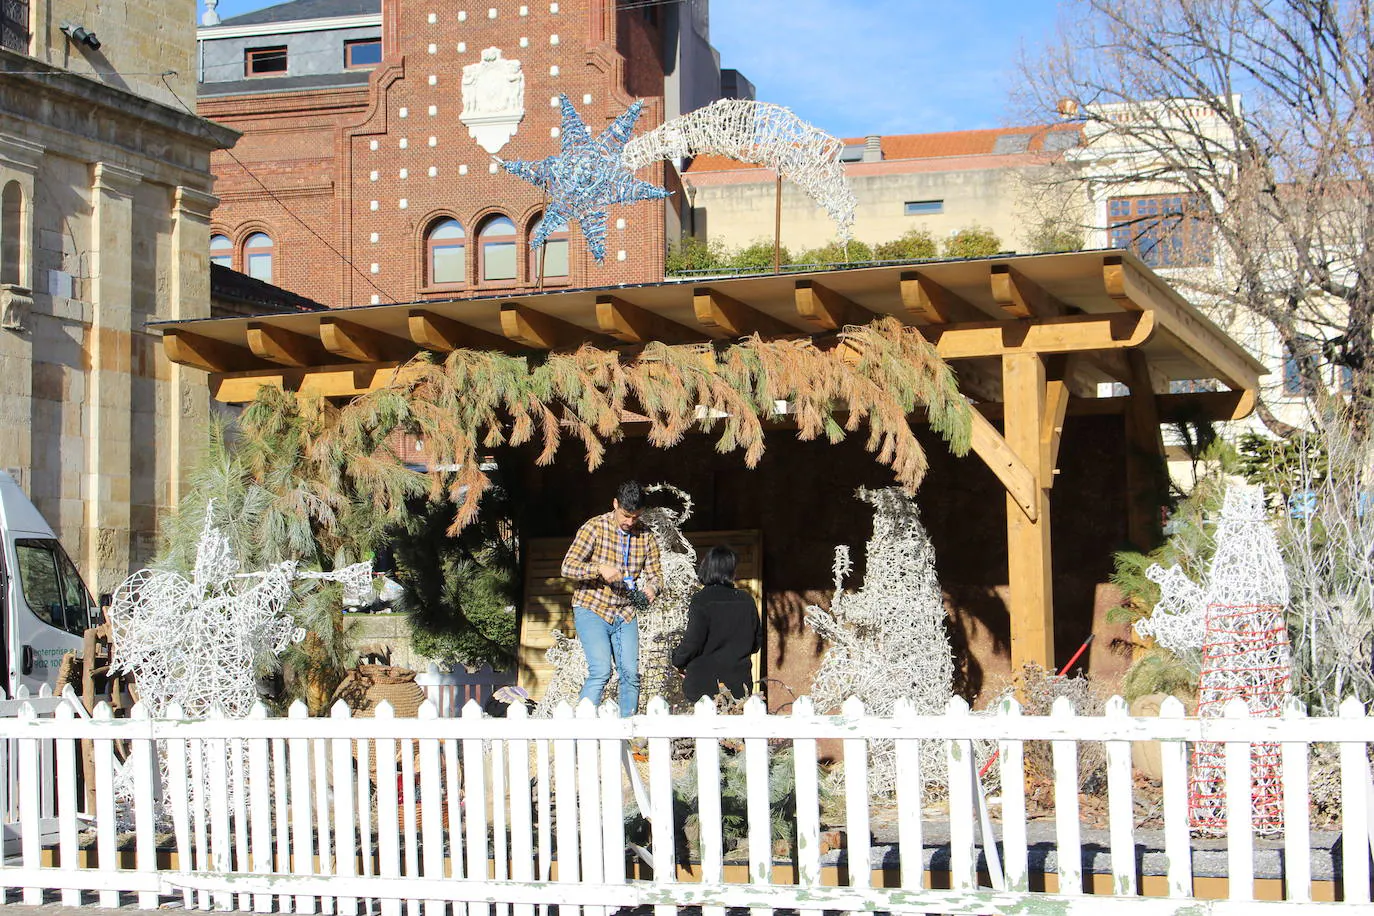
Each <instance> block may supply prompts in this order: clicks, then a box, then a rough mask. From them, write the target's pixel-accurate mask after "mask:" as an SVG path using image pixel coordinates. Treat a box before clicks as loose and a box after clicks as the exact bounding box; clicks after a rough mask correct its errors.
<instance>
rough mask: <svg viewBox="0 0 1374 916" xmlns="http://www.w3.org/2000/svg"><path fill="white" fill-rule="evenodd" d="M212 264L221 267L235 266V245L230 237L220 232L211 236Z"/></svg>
mask: <svg viewBox="0 0 1374 916" xmlns="http://www.w3.org/2000/svg"><path fill="white" fill-rule="evenodd" d="M210 263H211V264H218V265H219V266H220V267H233V266H234V243H233V242H231V241H229V236H227V235H220V234H219V233H218V232H217V233H215V234H214V235H212V236H210Z"/></svg>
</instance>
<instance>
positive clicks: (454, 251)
mask: <svg viewBox="0 0 1374 916" xmlns="http://www.w3.org/2000/svg"><path fill="white" fill-rule="evenodd" d="M425 249H426V251H427V252H428V256H427V257H426V259H425V260H426V262H427V266H426V270H427V271H428V272H429V275H428V276H427V277H426V282H428V283H429V285H431V286H437V285H440V284H444V283H462V282H463V281H464V280H465V279H467V246H466V245H464V233H463V227H462V225H461V224H460V223H459V222H458V220H456V219H442V220H440V221H439V222H437V223H435V224H434V225H433V226H431V227H430V229H429V232H428V233H427V234H426V235H425Z"/></svg>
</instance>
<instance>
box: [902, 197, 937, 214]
mask: <svg viewBox="0 0 1374 916" xmlns="http://www.w3.org/2000/svg"><path fill="white" fill-rule="evenodd" d="M902 212H903V213H904V214H905V215H907V216H930V215H932V214H935V213H944V212H945V202H944V201H943V200H908V201H907V202H906V204H905V205H904V206H903V208H902Z"/></svg>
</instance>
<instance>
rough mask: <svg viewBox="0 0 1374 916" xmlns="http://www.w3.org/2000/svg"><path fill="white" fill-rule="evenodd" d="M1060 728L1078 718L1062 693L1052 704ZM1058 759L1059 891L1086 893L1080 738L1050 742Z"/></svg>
mask: <svg viewBox="0 0 1374 916" xmlns="http://www.w3.org/2000/svg"><path fill="white" fill-rule="evenodd" d="M1050 717H1051V718H1052V719H1054V720H1056V721H1055V723H1054V724H1055V725H1056V726H1057V727H1056V731H1067V732H1073V731H1074V725H1075V724H1076V721H1077V714H1076V713H1075V712H1074V708H1073V701H1071V700H1070V699H1069V698H1068V697H1059V698H1058V699H1056V700H1055V701H1054V703H1053V704H1052V705H1051V706H1050ZM1050 754H1051V757H1052V758H1053V760H1054V836H1055V854H1056V856H1058V858H1059V893H1061V894H1075V895H1076V894H1081V893H1083V844H1082V840H1081V837H1082V829H1081V827H1080V825H1079V822H1078V739H1077V738H1076V737H1069V738H1060V739H1057V740H1054V741H1051V742H1050Z"/></svg>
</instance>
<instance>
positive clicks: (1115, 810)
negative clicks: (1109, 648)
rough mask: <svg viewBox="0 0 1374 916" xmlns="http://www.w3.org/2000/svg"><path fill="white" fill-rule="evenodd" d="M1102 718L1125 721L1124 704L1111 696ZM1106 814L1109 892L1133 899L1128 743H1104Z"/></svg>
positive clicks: (1132, 784)
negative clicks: (1110, 873) (1108, 846)
mask: <svg viewBox="0 0 1374 916" xmlns="http://www.w3.org/2000/svg"><path fill="white" fill-rule="evenodd" d="M1103 715H1104V716H1105V717H1106V718H1107V719H1109V720H1111V724H1122V723H1124V722H1125V721H1126V719H1127V716H1128V710H1127V709H1126V701H1125V700H1123V699H1122V698H1121V697H1119V696H1116V697H1112V698H1111V699H1110V700H1108V701H1107V705H1106V708H1105V709H1104V710H1103ZM1103 743H1104V744H1106V745H1107V748H1106V750H1107V815H1108V826H1109V830H1110V837H1111V839H1110V842H1111V849H1112V893H1114V894H1118V895H1120V896H1122V897H1134V896H1135V893H1136V875H1135V798H1134V795H1135V779H1134V778H1133V776H1132V774H1131V742H1129V741H1106V742H1103Z"/></svg>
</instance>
